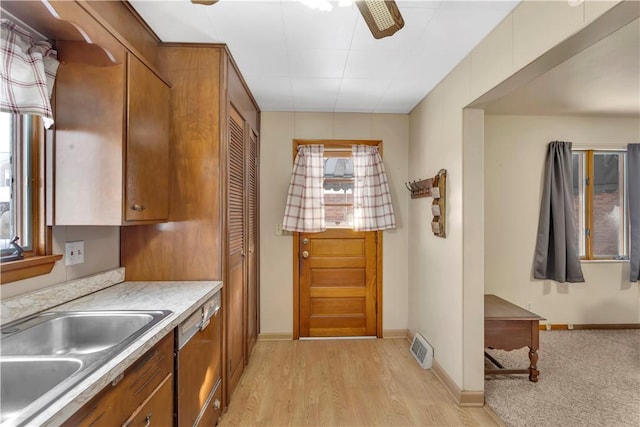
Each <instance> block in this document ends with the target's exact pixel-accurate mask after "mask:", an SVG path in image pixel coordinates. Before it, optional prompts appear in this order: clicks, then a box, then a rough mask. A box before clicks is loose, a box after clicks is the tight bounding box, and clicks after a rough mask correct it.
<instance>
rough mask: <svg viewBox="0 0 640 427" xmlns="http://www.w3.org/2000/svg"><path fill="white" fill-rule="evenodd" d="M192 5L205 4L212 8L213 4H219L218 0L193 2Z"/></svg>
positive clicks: (193, 0)
mask: <svg viewBox="0 0 640 427" xmlns="http://www.w3.org/2000/svg"><path fill="white" fill-rule="evenodd" d="M191 3H193V4H204V5H207V6H210V5H212V4H216V3H218V0H191Z"/></svg>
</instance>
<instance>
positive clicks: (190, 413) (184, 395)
mask: <svg viewBox="0 0 640 427" xmlns="http://www.w3.org/2000/svg"><path fill="white" fill-rule="evenodd" d="M220 301H221V295H220V291H218V292H217V293H216V294H215V295H214V296H213V297H211V299H209V300H207V302H205V303H204V304H203V305H202V306H201V307H200V308H198V309H197V310H196V311H195V312H194V313H193V314H192V315H191V316H189V317H188V318H187V319H186V320H185V321H184V322H183V323H182V324H181V325H180V326H178V331H177V334H176V359H175V364H176V370H175V372H176V391H177V392H176V402H175V403H176V405H175V408H176V420H177V425H178V426H179V427H192V426H213V425H215V424H216V423H217V420H218V418H219V416H220V414H221V412H222V386H221V382H222V381H221V379H222V366H221V358H222V351H221V349H222V330H221V313H220Z"/></svg>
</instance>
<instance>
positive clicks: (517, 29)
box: [409, 1, 615, 391]
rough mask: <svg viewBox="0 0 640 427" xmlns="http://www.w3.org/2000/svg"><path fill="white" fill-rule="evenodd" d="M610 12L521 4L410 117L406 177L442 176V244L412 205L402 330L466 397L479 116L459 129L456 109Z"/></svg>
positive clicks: (476, 254)
mask: <svg viewBox="0 0 640 427" xmlns="http://www.w3.org/2000/svg"><path fill="white" fill-rule="evenodd" d="M614 5H615V2H585V3H583V4H581V5H579V6H577V7H572V6H570V5H569V4H568V2H565V1H524V2H522V3H520V4H519V5H518V6H517V7H516V8H515V9H514V11H513V12H512V13H511V14H510V15H509V16H507V17H506V18H505V19H504V20H503V22H502V23H500V24H499V25H498V26H497V27H496V28H495V29H494V30H493V31H492V33H491V34H489V35H488V36H487V37H486V38H485V39H484V40H483V41H482V42H481V43H480V44H479V45H478V46H477V47H476V48H475V49H474V50H473V51H472V52H471V53H470V54H469V55H468V56H467V57H466V58H465V59H464V60H463V61H461V62H460V64H458V66H457V67H456V68H455V69H454V70H453V71H452V72H451V73H450V74H449V75H448V76H447V77H446V78H445V79H444V80H443V81H442V82H441V83H440V84H439V85H438V86H437V87H436V88H435V89H434V90H433V91H432V92H431V93H430V94H429V95H427V97H426V98H425V99H424V100H423V101H422V102H421V103H420V104H419V105H418V106H417V107H416V108H415V109H414V110H413V111H412V112H411V114H410V142H409V159H410V161H409V178H410V179H415V178H418V177H426V176H431V175H433V174H434V173H435V172H437V171H438V170H439V169H440V168H446V169H447V170H448V174H449V175H448V180H447V186H448V188H447V197H448V206H447V226H448V230H447V234H448V237H447V238H446V239H438V238H435V237H434V236H433V235H432V234H431V232H430V230H429V228H428V221H427V220H426V219H425V218H428V217H429V215H428V211H427V208H428V204H429V199H420V200H414V201H411V202H410V203H409V224H410V225H409V227H410V229H409V235H410V236H411V240H410V241H409V253H410V254H411V257H410V259H409V329H410V330H411V331H412V332H419V333H421V334H423V335H424V336H425V338H426V339H427V340H429V342H430V343H431V344H432V345H433V346H434V358H435V359H436V361H437V362H438V364H439V365H440V366H441V367H442V368H443V369H444V370H445V371H446V373H447V374H448V375H449V376H450V377H451V378H452V379H453V381H454V382H455V383H456V384H457V386H458V387H459V388H460V389H461V390H463V391H481V390H483V389H484V372H483V363H482V354H483V353H482V339H481V338H480V337H482V336H483V334H484V332H483V311H484V307H483V301H482V293H483V292H484V288H483V284H482V280H479V278H482V277H484V271H483V266H484V260H483V251H482V248H483V246H484V242H483V238H484V236H483V232H482V231H481V230H478V227H474V226H473V225H474V224H478V221H477V219H474V217H477V216H480V218H481V217H482V212H483V198H482V197H478V193H479V194H480V195H482V194H484V188H483V168H484V165H483V163H482V147H478V146H477V145H478V144H481V141H480V142H478V139H479V138H478V134H482V132H483V131H482V125H481V123H482V120H479V117H478V116H481V115H482V112H480V113H478V114H474V113H472V114H469V115H467V114H465V120H463V109H464V108H465V107H466V106H467V105H469V104H470V103H471V102H472V101H473V100H475V99H476V98H478V97H479V96H481V95H483V94H484V93H486V92H487V91H489V90H490V89H492V88H493V87H494V86H496V85H498V84H499V83H501V82H503V81H504V80H505V79H507V78H508V77H510V76H512V75H513V74H514V73H516V72H517V71H518V70H519V69H521V68H522V67H523V66H525V65H527V64H529V63H530V62H532V61H533V60H535V59H536V58H538V57H539V56H540V55H542V54H544V53H545V52H546V51H548V50H549V49H550V48H552V47H554V46H555V45H557V44H558V43H560V42H561V41H563V40H564V39H566V38H567V37H570V36H571V35H572V34H574V33H576V32H577V31H579V30H580V29H582V28H583V27H585V26H586V25H588V24H589V23H590V22H591V21H593V20H594V19H595V18H597V17H598V16H600V15H601V14H602V13H604V12H605V11H606V10H608V9H609V8H610V7H612V6H614ZM547 69H548V68H547ZM547 69H544V64H542V67H541V68H540V73H543V72H545V71H547ZM466 121H469V123H472V122H473V123H476V125H475V126H472V125H471V124H470V125H468V126H464V124H463V122H466ZM463 129H464V132H463ZM473 183H476V184H475V188H474V186H473V185H472V184H473ZM463 224H464V225H466V227H465V226H464V225H463Z"/></svg>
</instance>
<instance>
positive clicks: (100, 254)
mask: <svg viewBox="0 0 640 427" xmlns="http://www.w3.org/2000/svg"><path fill="white" fill-rule="evenodd" d="M77 240H82V241H84V251H85V257H84V263H83V264H76V265H71V266H68V267H66V266H65V265H64V258H63V259H62V260H60V261H58V262H56V264H55V266H54V267H53V270H52V271H51V273H49V274H47V275H44V276H38V277H33V278H31V279H26V280H20V281H18V282H13V283H8V284H6V285H2V287H1V288H0V295H1V297H2V298H10V297H12V296H15V295H20V294H24V293H26V292H32V291H35V290H38V289H42V288H46V287H48V286H52V285H56V284H59V283H63V282H66V281H68V280H74V279H77V278H80V277H84V276H89V275H91V274H94V273H99V272H101V271H105V270H110V269H112V268H116V267H119V266H120V227H53V253H55V254H64V246H65V243H66V242H74V241H77Z"/></svg>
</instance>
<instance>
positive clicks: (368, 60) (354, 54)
mask: <svg viewBox="0 0 640 427" xmlns="http://www.w3.org/2000/svg"><path fill="white" fill-rule="evenodd" d="M404 56H405V55H404V52H402V51H382V50H380V51H373V52H372V51H369V50H352V51H351V52H350V53H349V58H348V59H347V65H346V67H345V70H344V78H345V79H362V78H364V79H385V78H392V77H393V76H394V75H395V74H397V73H398V71H400V63H401V62H402V61H403V59H404Z"/></svg>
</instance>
